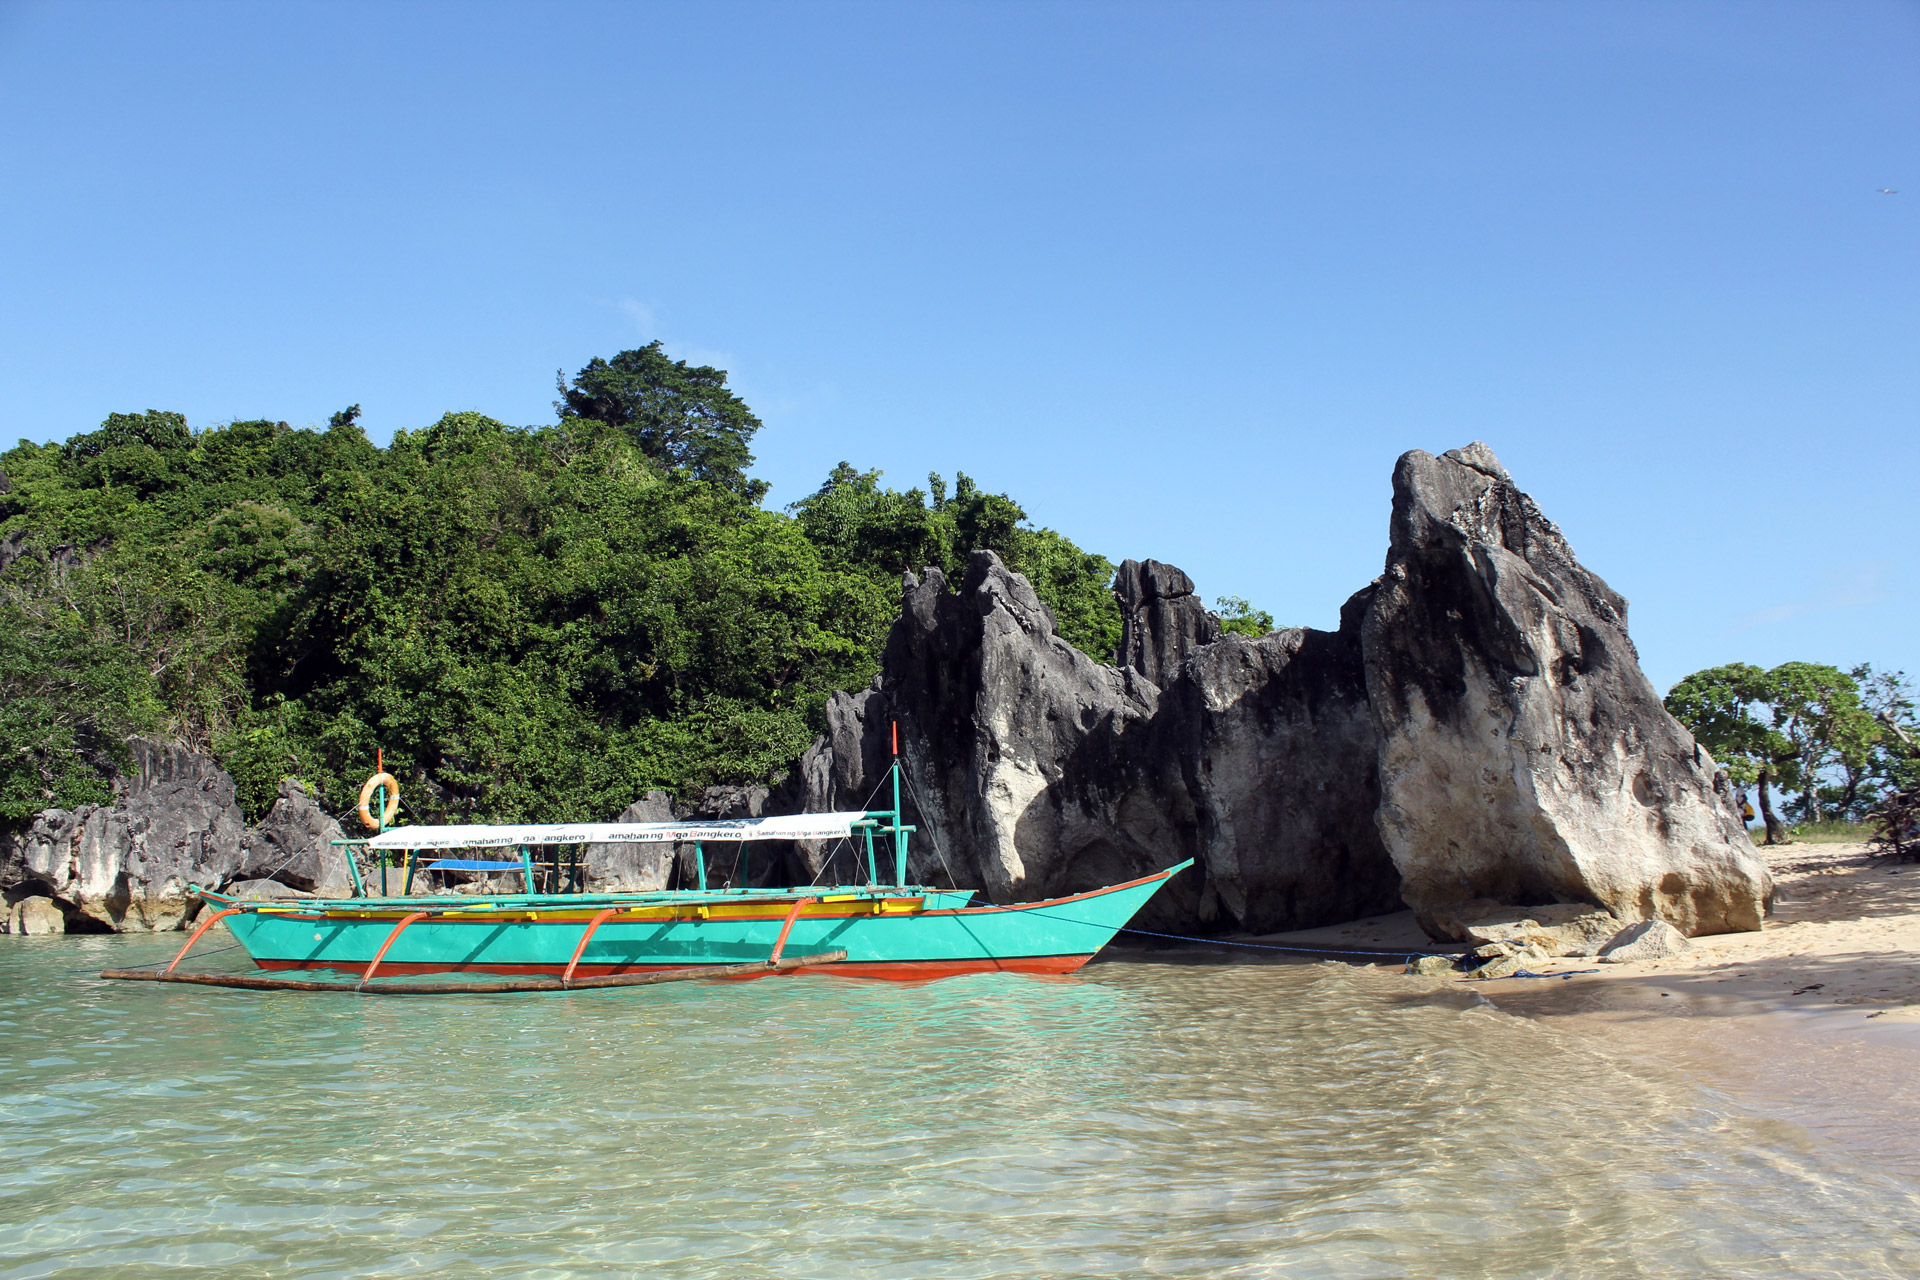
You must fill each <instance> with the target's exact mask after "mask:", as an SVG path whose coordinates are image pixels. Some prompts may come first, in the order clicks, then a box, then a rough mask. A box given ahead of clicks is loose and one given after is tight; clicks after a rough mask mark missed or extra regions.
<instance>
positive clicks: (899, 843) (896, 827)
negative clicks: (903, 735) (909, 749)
mask: <svg viewBox="0 0 1920 1280" xmlns="http://www.w3.org/2000/svg"><path fill="white" fill-rule="evenodd" d="M901 816H902V815H901V813H900V722H899V721H898V720H895V721H894V722H893V882H894V883H895V884H897V885H900V886H902V887H904V886H905V885H906V883H907V829H906V828H905V827H903V826H901V825H900V819H901Z"/></svg>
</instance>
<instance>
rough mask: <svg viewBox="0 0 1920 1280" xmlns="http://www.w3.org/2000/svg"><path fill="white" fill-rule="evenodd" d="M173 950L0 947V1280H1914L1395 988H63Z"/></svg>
mask: <svg viewBox="0 0 1920 1280" xmlns="http://www.w3.org/2000/svg"><path fill="white" fill-rule="evenodd" d="M217 936H219V935H217V934H216V935H212V936H210V937H209V939H208V943H211V942H212V941H213V938H214V937H217ZM179 943H180V939H179V937H178V936H177V935H170V936H167V937H162V938H151V937H148V938H138V937H90V938H65V939H59V938H49V939H37V938H24V939H0V1037H3V1039H0V1072H4V1075H3V1076H0V1116H3V1117H4V1126H3V1127H0V1133H3V1134H4V1135H5V1157H4V1159H3V1160H0V1280H25V1278H26V1277H36V1276H53V1275H59V1276H153V1275H157V1274H183V1273H192V1272H195V1271H199V1272H203V1273H208V1274H215V1275H220V1276H274V1277H348V1276H354V1277H363V1276H415V1275H429V1274H445V1275H501V1276H531V1277H568V1276H626V1275H649V1276H716V1277H760V1276H779V1277H822V1278H823V1280H845V1278H847V1277H867V1276H873V1277H904V1278H918V1277H946V1276H955V1277H987V1276H1007V1277H1031V1276H1120V1275H1125V1276H1193V1277H1252V1276H1280V1275H1285V1276H1287V1277H1289V1278H1290V1280H1293V1278H1298V1277H1320V1276H1326V1277H1389V1276H1408V1275H1414V1276H1431V1277H1452V1276H1482V1275H1488V1276H1566V1277H1585V1276H1593V1277H1608V1278H1610V1280H1617V1278H1619V1277H1637V1276H1649V1277H1651V1276H1662V1277H1665V1276H1673V1275H1680V1274H1695V1275H1719V1276H1728V1275H1754V1276H1760V1275H1766V1276H1770V1277H1771V1276H1847V1277H1863V1276H1912V1275H1915V1274H1920V1235H1917V1234H1916V1232H1917V1231H1920V1197H1917V1196H1916V1187H1915V1186H1914V1184H1912V1183H1911V1182H1908V1181H1905V1180H1903V1179H1901V1178H1899V1177H1897V1176H1895V1175H1892V1174H1889V1173H1886V1172H1881V1171H1877V1170H1875V1169H1873V1168H1871V1167H1865V1166H1863V1165H1862V1164H1861V1163H1860V1162H1859V1161H1858V1160H1856V1159H1853V1158H1850V1157H1849V1156H1848V1155H1847V1154H1846V1153H1844V1152H1841V1151H1837V1150H1835V1149H1833V1148H1831V1147H1828V1146H1824V1145H1822V1144H1821V1143H1820V1142H1818V1141H1816V1140H1814V1139H1813V1138H1812V1137H1810V1136H1809V1135H1808V1134H1807V1133H1806V1132H1805V1131H1803V1130H1801V1129H1799V1128H1797V1127H1795V1126H1794V1125H1791V1124H1787V1123H1782V1122H1777V1121H1770V1120H1767V1119H1765V1118H1763V1117H1759V1116H1756V1115H1755V1114H1753V1113H1751V1112H1750V1111H1747V1110H1744V1109H1742V1108H1741V1107H1740V1106H1739V1105H1737V1104H1735V1103H1734V1102H1732V1101H1731V1100H1728V1099H1726V1098H1722V1097H1719V1096H1716V1095H1715V1094H1713V1093H1712V1092H1711V1091H1708V1090H1705V1089H1703V1088H1702V1087H1700V1086H1699V1085H1698V1084H1696V1083H1694V1082H1692V1081H1690V1080H1688V1079H1686V1078H1685V1077H1682V1076H1680V1075H1678V1074H1677V1073H1676V1074H1662V1073H1661V1072H1660V1071H1659V1069H1657V1068H1639V1067H1625V1066H1622V1065H1621V1064H1620V1063H1618V1062H1617V1061H1615V1060H1613V1059H1609V1058H1604V1057H1601V1056H1599V1055H1598V1054H1596V1053H1594V1052H1593V1051H1592V1050H1591V1049H1588V1048H1585V1047H1583V1046H1582V1045H1581V1044H1580V1043H1579V1042H1578V1041H1576V1040H1573V1039H1570V1038H1568V1037H1567V1036H1566V1035H1565V1034H1564V1033H1559V1032H1556V1031H1554V1030H1553V1029H1552V1028H1551V1027H1550V1026H1546V1025H1542V1024H1539V1023H1535V1022H1530V1021H1526V1020H1523V1019H1520V1018H1516V1017H1512V1016H1509V1015H1507V1014H1503V1013H1500V1012H1498V1011H1497V1010H1494V1009H1492V1008H1491V1007H1489V1006H1487V1005H1486V1004H1485V1003H1484V1002H1481V1001H1479V1000H1478V999H1476V998H1474V997H1471V996H1464V995H1456V994H1453V993H1446V994H1442V995H1431V994H1426V993H1423V992H1420V991H1418V990H1416V989H1414V988H1413V987H1412V986H1411V984H1408V983H1406V982H1404V981H1403V980H1402V979H1400V978H1399V977H1398V975H1397V974H1395V973H1393V972H1391V971H1389V970H1374V969H1364V968H1353V967H1348V966H1345V965H1337V964H1302V965H1259V966H1237V965H1212V964H1192V963H1163V962H1155V961H1151V960H1141V959H1131V960H1127V959H1123V960H1118V961H1112V962H1104V963H1100V964H1096V965H1093V966H1090V967H1089V968H1087V969H1085V970H1083V971H1082V972H1081V973H1080V974H1077V975H1074V976H1072V977H1068V978H1057V979H1036V978H1024V977H1015V976H1010V975H983V976H977V977H965V978H954V979H948V980H945V981H942V982H936V983H930V984H925V985H918V986H906V985H892V984H879V983H864V982H855V981H845V980H839V979H829V978H795V979H769V980H762V981H757V982H746V983H732V984H711V983H685V984H675V985H671V986H661V987H653V988H634V989H627V990H611V991H597V992H581V993H575V994H571V995H524V996H523V995H508V996H484V997H475V996H445V997H441V996H430V997H419V998H391V999H375V998H367V997H357V996H347V995H303V994H299V993H280V992H247V991H223V990H220V989H217V988H200V987H162V986H153V985H147V984H134V983H113V982H102V981H99V980H98V979H96V978H93V977H91V976H89V975H90V974H91V973H92V972H94V971H97V970H98V969H100V968H102V967H107V966H117V965H130V964H138V963H144V962H149V961H153V960H157V959H164V958H165V957H166V956H167V955H168V954H169V953H170V952H171V951H172V950H173V949H174V948H177V947H178V945H179ZM204 945H207V944H205V943H203V946H204ZM199 967H201V968H204V969H210V970H211V969H219V968H222V967H229V968H232V969H235V970H239V969H242V968H244V967H246V966H245V962H244V956H243V953H240V952H237V951H236V952H231V953H227V954H224V955H217V956H210V957H209V958H208V959H206V960H204V961H201V962H200V965H199ZM76 971H78V972H76Z"/></svg>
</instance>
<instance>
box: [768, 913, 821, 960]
mask: <svg viewBox="0 0 1920 1280" xmlns="http://www.w3.org/2000/svg"><path fill="white" fill-rule="evenodd" d="M813 901H814V899H812V898H796V899H794V903H793V910H791V911H789V912H787V922H786V923H785V924H783V925H781V926H780V936H779V938H777V939H776V940H775V941H774V944H773V954H772V955H770V956H768V957H767V963H768V964H779V963H780V953H781V952H782V951H785V950H786V949H787V935H788V934H790V933H792V932H793V922H794V921H795V920H798V919H799V918H800V908H802V907H804V906H808V905H810V904H811V903H812V902H813Z"/></svg>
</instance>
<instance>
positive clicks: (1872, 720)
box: [1666, 662, 1920, 842]
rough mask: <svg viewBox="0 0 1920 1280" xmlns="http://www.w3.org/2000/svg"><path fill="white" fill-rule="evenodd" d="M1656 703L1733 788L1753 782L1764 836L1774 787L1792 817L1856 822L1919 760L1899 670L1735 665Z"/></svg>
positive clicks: (1698, 675) (1774, 833)
mask: <svg viewBox="0 0 1920 1280" xmlns="http://www.w3.org/2000/svg"><path fill="white" fill-rule="evenodd" d="M1666 705H1667V710H1668V711H1669V712H1671V713H1672V714H1673V716H1674V718H1675V719H1677V720H1679V721H1680V722H1681V723H1682V724H1684V725H1686V726H1687V728H1688V729H1690V730H1692V732H1693V735H1694V737H1695V738H1696V739H1698V740H1699V742H1700V745H1701V746H1703V747H1705V748H1706V749H1707V751H1708V752H1709V753H1710V754H1711V755H1712V756H1713V758H1714V760H1715V762H1716V763H1718V764H1719V765H1720V767H1721V768H1723V769H1725V770H1726V771H1727V776H1728V777H1729V778H1731V779H1732V781H1733V782H1734V784H1735V785H1737V786H1739V787H1741V788H1743V789H1744V788H1746V787H1748V786H1757V788H1758V793H1759V799H1760V812H1761V816H1762V818H1763V819H1764V820H1765V823H1766V827H1767V838H1768V840H1769V842H1774V841H1778V840H1780V839H1782V838H1783V836H1784V831H1785V827H1784V824H1783V823H1782V822H1781V820H1780V818H1779V817H1778V816H1777V815H1776V814H1775V813H1774V811H1773V805H1772V796H1771V792H1772V789H1773V788H1775V787H1778V788H1780V789H1781V790H1783V791H1786V792H1790V793H1792V794H1793V799H1792V801H1791V802H1790V803H1789V804H1788V805H1786V806H1785V807H1786V810H1787V813H1788V816H1790V817H1792V818H1794V819H1796V820H1797V821H1799V822H1802V823H1806V824H1813V825H1817V824H1820V823H1822V822H1825V821H1828V820H1839V821H1843V822H1857V821H1859V820H1860V819H1861V818H1862V817H1863V816H1864V815H1865V812H1866V810H1867V809H1869V808H1871V807H1872V806H1873V805H1874V804H1875V803H1877V802H1878V801H1879V800H1880V799H1881V798H1882V796H1884V795H1885V794H1887V793H1888V792H1890V791H1894V790H1898V789H1900V788H1902V787H1909V786H1912V785H1913V782H1914V774H1915V770H1916V767H1920V760H1917V759H1916V756H1915V753H1914V750H1913V748H1912V746H1911V745H1910V739H1911V738H1913V737H1914V732H1913V728H1912V726H1913V725H1914V703H1913V699H1912V697H1911V696H1910V690H1909V688H1908V685H1907V681H1906V677H1905V676H1904V675H1903V674H1902V673H1900V672H1878V673H1877V672H1875V671H1874V670H1873V668H1872V667H1871V666H1870V665H1862V666H1859V667H1856V668H1854V669H1853V670H1852V671H1851V672H1846V671H1841V670H1840V669H1839V668H1837V667H1830V666H1822V665H1820V664H1818V663H1812V662H1784V663H1781V664H1780V665H1779V666H1777V667H1774V668H1773V669H1771V670H1764V669H1762V668H1760V667H1756V666H1752V665H1750V664H1748V663H1744V662H1735V663H1729V664H1727V665H1725V666H1720V667H1710V668H1708V669H1707V670H1705V671H1696V672H1695V673H1694V674H1692V675H1690V676H1688V677H1687V678H1686V679H1685V680H1682V681H1681V682H1680V683H1679V684H1677V685H1675V686H1674V687H1673V689H1672V691H1671V692H1670V693H1668V694H1667V699H1666ZM1903 735H1904V736H1903Z"/></svg>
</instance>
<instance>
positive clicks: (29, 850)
mask: <svg viewBox="0 0 1920 1280" xmlns="http://www.w3.org/2000/svg"><path fill="white" fill-rule="evenodd" d="M132 746H133V755H134V763H135V765H136V766H137V771H136V773H135V774H134V776H132V777H130V778H127V779H124V780H123V781H122V784H121V785H122V788H123V791H122V794H121V795H120V796H119V797H118V798H117V799H116V802H115V803H114V804H113V805H111V806H100V805H83V806H82V807H81V808H79V809H76V810H73V811H71V812H69V811H66V810H61V809H49V810H47V811H46V812H44V813H42V814H40V815H39V816H38V817H37V818H36V819H35V820H34V823H33V826H32V827H31V828H29V830H28V831H27V834H26V837H25V839H24V840H23V841H22V842H21V843H22V848H23V853H24V862H25V869H26V873H27V875H28V876H29V877H30V878H31V879H32V880H34V881H36V882H38V883H40V884H42V885H45V886H46V888H47V889H48V890H49V891H50V892H51V895H52V896H53V897H56V898H59V899H61V900H62V901H64V902H67V903H69V904H71V905H72V906H73V908H74V909H75V910H76V911H77V912H78V913H79V914H80V915H82V916H85V917H87V918H88V919H90V920H92V921H93V922H94V923H95V924H96V925H98V926H104V927H105V928H107V929H112V930H116V931H122V932H140V931H144V930H154V931H158V930H164V929H177V928H179V927H180V926H181V924H182V922H184V921H185V920H186V919H187V918H188V916H189V915H191V914H192V913H193V912H194V911H195V910H196V909H197V907H198V899H195V898H191V897H190V896H189V895H188V886H189V885H191V884H198V885H204V886H208V887H217V886H219V885H223V884H225V883H227V882H228V881H229V880H231V879H233V878H234V876H235V874H236V873H237V872H238V871H239V869H240V866H241V862H242V859H243V856H244V849H243V836H244V834H245V830H246V824H245V822H244V821H243V819H242V818H241V815H240V810H239V808H238V807H237V806H236V805H235V804H234V799H233V779H232V778H229V777H228V776H227V775H226V774H225V773H224V772H222V771H221V770H220V768H219V767H218V766H217V765H215V764H214V762H213V761H211V760H209V759H208V758H207V757H205V756H202V755H199V754H197V753H195V752H193V751H190V750H188V749H186V748H185V747H180V746H175V745H171V744H164V743H156V742H150V741H146V740H144V739H136V740H135V741H134V743H133V744H132Z"/></svg>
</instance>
